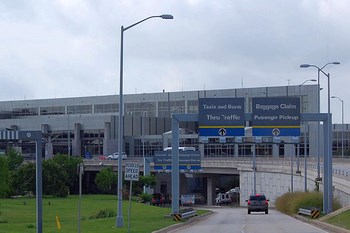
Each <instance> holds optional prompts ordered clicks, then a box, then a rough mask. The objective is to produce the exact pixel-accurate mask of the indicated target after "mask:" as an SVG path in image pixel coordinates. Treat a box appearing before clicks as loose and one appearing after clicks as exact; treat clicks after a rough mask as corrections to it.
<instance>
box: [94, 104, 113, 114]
mask: <svg viewBox="0 0 350 233" xmlns="http://www.w3.org/2000/svg"><path fill="white" fill-rule="evenodd" d="M94 107H95V113H116V112H119V104H95V106H94Z"/></svg>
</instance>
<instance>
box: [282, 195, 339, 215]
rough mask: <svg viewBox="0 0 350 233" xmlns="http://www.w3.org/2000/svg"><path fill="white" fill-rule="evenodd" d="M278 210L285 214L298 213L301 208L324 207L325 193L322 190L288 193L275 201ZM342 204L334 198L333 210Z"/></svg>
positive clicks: (320, 208)
mask: <svg viewBox="0 0 350 233" xmlns="http://www.w3.org/2000/svg"><path fill="white" fill-rule="evenodd" d="M275 205H276V208H277V210H279V211H281V212H283V213H285V214H289V215H292V214H297V213H298V210H299V208H306V209H309V208H317V209H319V210H320V211H322V209H323V194H322V193H321V192H307V193H305V192H294V193H286V194H283V195H282V196H280V197H278V198H277V199H276V202H275ZM340 207H341V206H340V204H339V202H338V201H337V200H333V210H337V209H339V208H340Z"/></svg>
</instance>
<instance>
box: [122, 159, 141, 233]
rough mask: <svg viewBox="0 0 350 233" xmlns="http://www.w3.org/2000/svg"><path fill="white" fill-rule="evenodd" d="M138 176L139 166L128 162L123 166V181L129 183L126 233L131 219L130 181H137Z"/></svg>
mask: <svg viewBox="0 0 350 233" xmlns="http://www.w3.org/2000/svg"><path fill="white" fill-rule="evenodd" d="M139 176H140V164H139V163H131V162H128V163H126V165H125V177H124V179H125V180H129V181H130V190H129V213H128V233H130V218H131V193H132V181H134V180H135V181H138V180H139Z"/></svg>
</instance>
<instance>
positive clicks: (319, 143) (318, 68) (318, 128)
mask: <svg viewBox="0 0 350 233" xmlns="http://www.w3.org/2000/svg"><path fill="white" fill-rule="evenodd" d="M339 64H340V62H328V63H326V64H325V65H324V66H322V67H321V68H320V67H318V66H316V65H311V64H301V65H300V68H309V67H314V68H316V69H317V84H318V91H317V100H318V104H317V112H318V113H320V112H321V109H320V106H321V101H320V72H322V73H323V74H324V75H326V76H327V78H328V117H329V115H330V111H331V110H330V108H331V107H330V81H329V73H328V74H326V73H325V72H324V71H323V69H324V68H325V67H326V66H328V65H339ZM320 145H321V142H320V123H319V122H318V124H317V177H316V181H322V179H321V176H320V171H321V166H320Z"/></svg>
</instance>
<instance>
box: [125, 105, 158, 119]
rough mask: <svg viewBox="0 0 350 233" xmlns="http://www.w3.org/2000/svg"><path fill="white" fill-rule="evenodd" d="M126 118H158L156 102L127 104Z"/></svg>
mask: <svg viewBox="0 0 350 233" xmlns="http://www.w3.org/2000/svg"><path fill="white" fill-rule="evenodd" d="M124 110H125V111H124V112H125V116H147V117H155V116H156V112H157V111H156V102H140V103H127V104H125V109H124Z"/></svg>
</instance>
